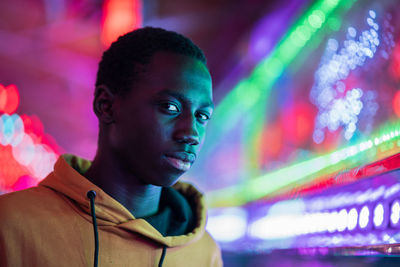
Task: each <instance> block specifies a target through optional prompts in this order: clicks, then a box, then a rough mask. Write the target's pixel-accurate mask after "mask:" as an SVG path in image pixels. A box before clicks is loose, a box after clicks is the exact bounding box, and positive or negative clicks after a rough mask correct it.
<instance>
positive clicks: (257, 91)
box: [206, 0, 374, 206]
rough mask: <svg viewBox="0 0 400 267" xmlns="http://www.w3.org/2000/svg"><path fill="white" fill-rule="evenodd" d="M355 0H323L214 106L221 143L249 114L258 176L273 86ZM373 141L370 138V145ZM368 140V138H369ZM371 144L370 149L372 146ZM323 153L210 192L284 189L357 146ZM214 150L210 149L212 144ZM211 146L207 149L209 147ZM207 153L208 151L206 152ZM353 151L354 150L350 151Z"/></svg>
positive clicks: (236, 198)
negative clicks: (259, 146) (339, 11)
mask: <svg viewBox="0 0 400 267" xmlns="http://www.w3.org/2000/svg"><path fill="white" fill-rule="evenodd" d="M355 1H356V0H349V1H345V0H320V1H316V2H315V3H314V5H313V6H312V7H311V8H310V9H309V10H308V11H307V12H306V13H305V14H304V15H303V16H302V17H301V18H300V19H299V20H298V22H297V23H296V24H294V26H293V27H292V28H291V30H289V31H288V34H287V35H285V37H284V38H283V39H282V41H281V42H280V43H279V45H278V46H277V47H276V48H275V49H274V50H273V51H272V52H271V54H270V55H269V56H268V57H267V58H265V59H264V60H262V61H261V62H260V63H259V64H258V65H257V66H256V67H255V69H254V70H253V72H252V73H251V75H250V76H249V77H248V78H246V79H243V80H242V81H240V82H239V83H238V85H237V86H236V87H235V88H234V89H233V90H232V91H231V92H230V93H229V94H228V95H227V96H226V97H225V98H224V100H223V101H222V102H221V103H220V104H219V105H218V107H217V108H216V110H215V113H214V116H213V121H212V123H211V125H210V128H211V129H210V130H211V131H210V134H209V137H208V138H209V140H211V142H212V143H214V144H215V143H218V141H219V140H220V138H221V137H222V136H224V135H225V134H226V133H227V132H229V131H230V130H232V129H233V127H234V126H236V125H237V123H238V122H239V121H240V120H241V119H242V118H243V116H244V115H246V124H247V125H251V127H247V128H245V129H244V140H245V142H244V148H245V154H246V155H247V156H246V158H247V160H248V162H247V165H246V166H245V167H246V169H248V170H250V172H249V173H252V174H253V175H251V176H253V177H255V176H258V175H257V174H256V172H257V171H258V170H257V162H258V160H257V155H258V154H257V147H256V144H257V142H258V137H259V134H260V132H261V130H262V127H263V125H264V123H265V117H266V110H265V108H266V103H267V102H268V97H269V93H270V90H271V88H272V86H273V84H274V83H275V81H276V80H277V79H278V78H279V76H280V75H281V74H282V72H283V71H284V69H285V68H286V67H287V66H288V65H289V64H290V63H291V62H292V61H293V60H294V58H295V57H296V56H298V54H299V53H300V51H301V50H302V49H303V48H304V46H305V45H306V44H308V43H309V42H310V40H311V38H312V37H314V35H315V33H316V32H317V31H319V30H320V29H321V28H322V27H323V26H324V25H328V27H329V28H330V29H331V30H338V29H339V28H340V25H341V22H340V18H338V17H337V15H334V14H332V13H333V11H334V10H335V9H337V8H340V9H343V10H348V9H349V8H350V7H351V6H352V5H353V4H354V2H355ZM369 145H370V142H369V143H368V146H369ZM364 146H365V144H364ZM373 147H374V144H373V146H372V147H369V148H368V150H369V149H372V148H373ZM350 148H351V149H350V150H348V149H349V148H346V149H347V150H346V149H344V150H338V151H336V152H333V153H330V154H327V155H325V156H319V157H316V158H314V159H310V160H307V161H305V162H301V163H297V164H294V165H292V166H289V167H286V168H283V169H280V170H278V171H275V172H272V173H269V174H265V175H262V176H259V177H257V178H253V179H249V181H246V182H244V183H243V184H241V185H236V186H232V187H228V188H225V189H222V190H218V191H215V192H211V194H209V200H210V202H211V204H212V205H215V206H216V205H220V204H222V205H225V204H227V205H241V204H244V203H247V202H249V201H253V200H256V199H259V198H261V197H264V196H266V195H267V194H270V193H272V192H274V191H276V190H279V189H282V188H284V187H285V186H288V185H290V184H293V183H299V182H303V183H304V181H305V180H307V179H310V176H312V175H315V174H316V173H318V172H321V171H323V170H324V169H326V168H327V167H328V166H329V170H330V171H332V170H334V168H337V169H339V168H340V167H343V161H344V158H343V159H342V158H341V157H342V156H341V155H343V153H345V154H344V155H347V156H346V157H345V158H346V159H347V158H349V157H350V156H349V155H352V156H351V157H353V156H354V155H356V154H357V153H355V154H354V155H353V151H356V150H354V149H355V148H354V147H350ZM208 150H209V149H208ZM206 151H207V149H206ZM206 153H207V152H206ZM346 153H352V154H346Z"/></svg>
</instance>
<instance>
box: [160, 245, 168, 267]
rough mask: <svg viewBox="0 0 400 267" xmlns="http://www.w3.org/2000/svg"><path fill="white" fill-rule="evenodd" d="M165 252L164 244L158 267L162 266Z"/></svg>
mask: <svg viewBox="0 0 400 267" xmlns="http://www.w3.org/2000/svg"><path fill="white" fill-rule="evenodd" d="M166 253H167V246H165V245H164V246H163V248H162V254H161V258H160V262H159V263H158V267H162V265H163V262H164V258H165V254H166Z"/></svg>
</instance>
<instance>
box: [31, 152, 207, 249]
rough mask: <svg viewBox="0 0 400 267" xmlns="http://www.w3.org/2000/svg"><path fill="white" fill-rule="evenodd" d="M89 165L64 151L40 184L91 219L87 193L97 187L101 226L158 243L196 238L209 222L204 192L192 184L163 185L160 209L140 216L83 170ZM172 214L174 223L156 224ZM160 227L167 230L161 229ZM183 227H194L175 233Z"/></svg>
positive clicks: (97, 212)
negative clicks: (64, 153) (169, 225)
mask: <svg viewBox="0 0 400 267" xmlns="http://www.w3.org/2000/svg"><path fill="white" fill-rule="evenodd" d="M90 165H91V162H90V161H88V160H84V159H82V158H79V157H76V156H72V155H63V156H61V157H60V158H59V159H58V160H57V162H56V164H55V166H54V171H53V172H52V173H50V174H49V175H48V176H47V177H46V178H45V179H44V180H43V181H42V182H41V183H40V184H39V186H45V187H48V188H50V189H52V190H54V191H56V192H58V193H59V194H61V195H62V196H63V197H65V198H67V199H69V200H70V201H71V202H72V203H73V208H74V209H75V210H76V211H77V212H78V213H79V214H80V215H81V216H82V217H84V218H85V219H87V220H88V221H91V215H90V202H89V199H88V198H87V195H86V194H87V192H88V191H90V190H94V191H96V194H97V195H96V198H95V206H96V217H97V224H98V226H99V227H100V228H101V227H104V229H106V230H107V231H110V232H113V231H115V232H116V233H118V235H124V232H125V231H120V229H123V230H126V232H125V233H126V238H129V237H130V234H129V232H135V233H138V234H140V235H142V236H144V237H146V238H148V239H151V240H153V241H155V242H157V243H159V244H162V245H165V246H168V247H176V246H181V245H184V244H189V243H192V242H195V241H197V240H199V239H200V238H201V237H202V236H203V234H204V232H205V224H206V207H205V201H204V198H203V195H202V194H201V193H200V192H199V191H197V189H195V188H194V187H193V186H192V185H190V184H187V183H183V182H178V183H177V184H175V185H174V186H173V187H172V188H163V191H162V195H161V203H160V212H159V213H157V214H156V215H154V216H151V217H148V218H138V219H137V218H135V217H134V216H133V215H132V213H131V212H129V210H127V209H126V208H125V207H124V206H123V205H122V204H120V203H119V202H118V201H116V200H115V199H114V198H112V197H111V196H110V195H108V194H107V193H105V192H104V191H103V190H102V189H100V188H99V187H97V186H96V185H94V184H93V183H91V182H90V181H89V180H88V179H86V178H85V177H84V176H83V175H82V174H81V173H85V172H86V171H87V170H88V169H89V167H90ZM163 199H164V201H163ZM179 203H181V204H179ZM185 203H186V204H185ZM182 205H183V206H182ZM186 208H189V209H191V212H190V213H189V214H186V213H185V212H182V210H184V209H186ZM171 214H173V216H172V215H171ZM190 214H192V216H191V215H190ZM169 218H178V219H177V220H178V221H174V222H172V224H175V225H172V226H171V227H169V228H168V227H167V228H166V227H163V226H162V225H160V226H157V222H158V221H160V220H163V219H164V220H165V219H169ZM182 223H183V224H184V225H183V226H182ZM153 225H154V226H155V227H154V226H153ZM160 227H161V228H164V230H160ZM182 227H183V228H185V229H191V230H189V232H187V233H185V234H180V235H175V234H176V233H179V232H182V230H179V228H181V229H182ZM156 228H158V229H159V230H160V231H161V232H163V233H161V232H160V231H159V230H157V229H156ZM177 229H178V230H177ZM121 237H123V236H121Z"/></svg>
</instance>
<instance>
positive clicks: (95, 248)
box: [86, 190, 167, 267]
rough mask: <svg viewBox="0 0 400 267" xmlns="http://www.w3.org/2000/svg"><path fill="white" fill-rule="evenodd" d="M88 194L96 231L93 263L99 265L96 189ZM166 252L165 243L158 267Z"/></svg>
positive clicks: (160, 266)
mask: <svg viewBox="0 0 400 267" xmlns="http://www.w3.org/2000/svg"><path fill="white" fill-rule="evenodd" d="M86 196H87V197H88V198H89V199H90V213H91V214H92V222H93V231H94V263H93V266H94V267H97V265H98V258H99V233H98V230H97V221H96V211H95V205H94V199H95V197H96V191H94V190H90V191H88V192H87V194H86ZM166 253H167V246H165V245H164V246H163V249H162V253H161V258H160V261H159V263H158V267H162V265H163V263H164V259H165V254H166Z"/></svg>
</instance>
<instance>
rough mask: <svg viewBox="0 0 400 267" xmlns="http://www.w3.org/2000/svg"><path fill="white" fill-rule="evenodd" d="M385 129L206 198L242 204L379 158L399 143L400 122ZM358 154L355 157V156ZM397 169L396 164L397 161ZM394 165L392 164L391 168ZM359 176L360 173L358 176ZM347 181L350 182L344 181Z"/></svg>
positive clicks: (221, 203) (217, 202)
mask: <svg viewBox="0 0 400 267" xmlns="http://www.w3.org/2000/svg"><path fill="white" fill-rule="evenodd" d="M385 130H386V131H385V132H383V133H381V134H380V135H377V136H376V137H372V138H370V139H368V140H365V141H363V142H360V143H358V144H354V145H351V146H348V147H345V148H342V149H339V150H336V151H334V152H331V153H328V154H326V155H322V156H318V157H315V158H313V159H310V160H306V161H303V162H300V163H297V164H294V165H291V166H288V167H284V168H281V169H279V170H276V171H273V172H270V173H267V174H265V175H262V176H259V177H256V178H253V179H251V180H247V181H245V182H243V183H241V184H236V185H234V186H229V187H226V188H224V189H220V190H215V191H210V192H209V193H208V200H209V202H210V205H211V206H231V205H243V204H245V203H248V202H251V201H254V200H257V199H260V198H262V197H265V196H267V195H268V194H272V193H274V192H276V191H278V190H280V189H283V188H285V187H287V186H290V185H293V184H296V186H300V185H302V184H306V183H307V182H308V181H309V180H310V177H311V176H312V175H316V174H319V175H322V173H321V171H323V170H324V169H325V168H328V169H329V173H334V172H336V171H339V170H340V169H342V168H343V167H344V165H346V164H345V163H346V161H349V160H351V161H352V162H353V164H354V162H357V160H359V161H360V160H361V162H362V159H363V156H364V157H365V155H366V153H368V152H370V153H372V154H373V155H375V156H374V157H375V158H379V156H380V157H382V156H384V155H386V154H384V153H383V155H379V153H378V150H379V149H380V148H381V147H382V146H385V145H386V144H388V143H393V142H395V141H397V143H398V145H399V142H400V125H399V124H398V123H397V124H393V125H391V126H389V127H385ZM356 156H357V157H356ZM394 164H397V166H396V167H397V168H398V167H399V164H398V162H396V163H394ZM394 167H395V166H392V168H394ZM357 177H359V176H357ZM347 182H349V181H347Z"/></svg>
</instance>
